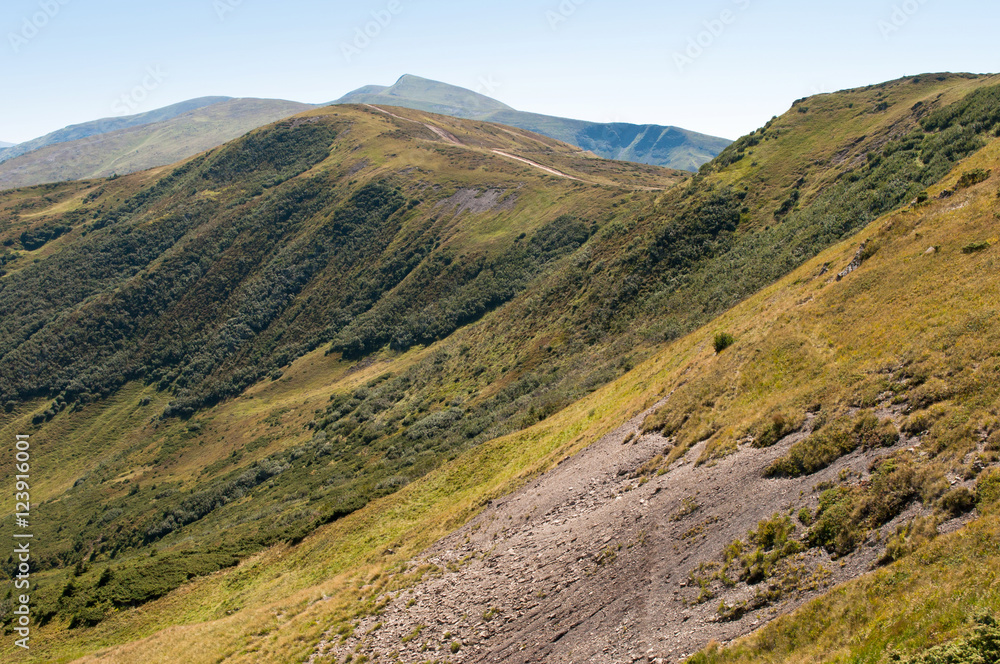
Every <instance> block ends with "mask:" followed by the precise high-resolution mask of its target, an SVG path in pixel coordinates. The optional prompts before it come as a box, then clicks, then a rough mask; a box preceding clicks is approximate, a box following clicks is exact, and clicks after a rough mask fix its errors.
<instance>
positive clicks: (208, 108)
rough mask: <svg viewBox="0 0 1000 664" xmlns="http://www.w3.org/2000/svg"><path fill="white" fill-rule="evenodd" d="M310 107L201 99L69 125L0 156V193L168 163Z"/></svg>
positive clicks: (269, 101) (272, 101) (275, 101)
mask: <svg viewBox="0 0 1000 664" xmlns="http://www.w3.org/2000/svg"><path fill="white" fill-rule="evenodd" d="M312 108H315V107H314V106H313V105H311V104H301V103H299V102H294V101H284V100H278V99H231V98H228V97H203V98H201V99H193V100H191V101H186V102H182V103H180V104H174V105H173V106H168V107H166V108H162V109H159V110H156V111H151V112H149V113H143V114H141V115H133V116H129V117H124V118H111V119H104V120H97V121H95V122H88V123H86V124H80V125H74V126H72V127H67V128H66V129H61V130H59V131H57V132H53V133H51V134H48V135H47V136H43V137H41V138H37V139H35V140H32V141H28V142H27V143H21V144H20V145H17V146H15V147H13V148H8V149H7V150H3V151H0V162H2V163H0V190H2V189H14V188H17V187H27V186H31V185H36V184H43V183H47V182H62V181H66V180H82V179H87V178H96V177H107V176H110V175H113V174H118V175H125V174H127V173H134V172H136V171H142V170H145V169H147V168H154V167H156V166H163V165H166V164H172V163H174V162H177V161H180V160H182V159H186V158H188V157H190V156H193V155H196V154H198V153H200V152H204V151H205V150H210V149H211V148H214V147H217V146H219V145H222V144H223V143H226V142H228V141H231V140H233V139H235V138H239V137H240V136H242V135H243V134H245V133H247V132H249V131H252V130H254V129H256V128H258V127H261V126H263V125H266V124H270V123H272V122H276V121H278V120H282V119H284V118H287V117H290V116H292V115H297V114H299V113H302V112H304V111H308V110H310V109H312Z"/></svg>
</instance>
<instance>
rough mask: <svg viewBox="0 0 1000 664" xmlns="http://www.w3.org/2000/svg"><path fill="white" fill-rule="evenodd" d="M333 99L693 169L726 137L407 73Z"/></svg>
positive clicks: (614, 156) (615, 156)
mask: <svg viewBox="0 0 1000 664" xmlns="http://www.w3.org/2000/svg"><path fill="white" fill-rule="evenodd" d="M333 103H334V104H376V105H377V104H383V105H387V106H402V107H405V108H413V109H417V110H422V111H428V112H431V113H441V114H444V115H452V116H455V117H460V118H469V119H476V120H488V121H490V122H498V123H500V124H505V125H510V126H513V127H519V128H521V129H527V130H529V131H533V132H537V133H539V134H542V135H545V136H549V137H551V138H555V139H556V140H560V141H564V142H566V143H570V144H572V145H577V146H579V147H581V148H582V149H584V150H587V151H590V152H593V153H594V154H597V155H599V156H601V157H604V158H605V159H619V160H624V161H634V162H638V163H642V164H656V165H660V166H668V167H670V168H677V169H681V170H687V171H696V170H698V168H699V167H700V166H701V165H702V164H704V163H705V162H707V161H710V160H711V159H713V158H714V157H715V156H716V155H717V154H719V152H721V151H722V150H723V149H724V148H725V147H726V146H727V145H729V144H730V142H731V141H729V140H726V139H723V138H716V137H714V136H707V135H705V134H699V133H696V132H693V131H688V130H686V129H680V128H678V127H661V126H658V125H634V124H628V123H623V122H613V123H598V122H585V121H583V120H569V119H566V118H558V117H553V116H549V115H539V114H537V113H525V112H521V111H516V110H514V109H513V108H510V107H509V106H507V105H505V104H502V103H500V102H498V101H496V100H495V99H491V98H489V97H486V96H485V95H481V94H478V93H476V92H473V91H471V90H466V89H464V88H460V87H457V86H453V85H448V84H446V83H439V82H438V81H431V80H428V79H425V78H420V77H418V76H411V75H406V76H403V77H402V78H400V79H399V81H397V82H396V83H395V84H394V85H392V86H389V87H384V86H375V85H369V86H366V87H364V88H361V89H359V90H355V91H354V92H351V93H348V94H346V95H344V96H343V97H341V98H340V99H338V100H337V101H335V102H333Z"/></svg>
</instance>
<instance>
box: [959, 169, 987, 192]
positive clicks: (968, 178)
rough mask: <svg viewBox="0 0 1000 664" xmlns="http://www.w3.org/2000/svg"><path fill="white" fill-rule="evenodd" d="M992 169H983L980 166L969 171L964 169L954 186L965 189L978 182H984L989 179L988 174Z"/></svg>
mask: <svg viewBox="0 0 1000 664" xmlns="http://www.w3.org/2000/svg"><path fill="white" fill-rule="evenodd" d="M992 172H993V171H987V170H983V169H982V168H976V169H973V170H971V171H966V172H965V173H962V177H960V178H959V179H958V184H957V185H956V186H955V188H956V189H967V188H968V187H972V186H974V185H977V184H979V183H980V182H986V181H987V180H989V179H990V174H991V173H992Z"/></svg>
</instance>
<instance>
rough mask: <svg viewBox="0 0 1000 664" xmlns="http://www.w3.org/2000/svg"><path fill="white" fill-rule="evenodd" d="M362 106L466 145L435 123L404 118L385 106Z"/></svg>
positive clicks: (454, 142)
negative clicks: (420, 126)
mask: <svg viewBox="0 0 1000 664" xmlns="http://www.w3.org/2000/svg"><path fill="white" fill-rule="evenodd" d="M362 106H367V107H368V108H370V109H372V110H374V111H378V112H379V113H385V114H386V115H388V116H389V117H393V118H396V119H397V120H402V121H404V122H412V123H414V124H419V125H423V126H424V127H427V128H428V129H430V130H431V131H433V132H434V133H435V134H437V135H438V136H440V137H441V138H443V139H444V140H445V141H447V142H448V143H451V144H452V145H461V146H462V147H465V143H463V142H462V141H460V140H458V138H457V137H456V136H455V135H454V134H452V133H450V132H447V131H445V130H444V129H441V127H435V126H434V125H432V124H428V123H426V122H419V121H417V120H410V119H409V118H404V117H403V116H401V115H396V114H395V113H390V112H389V111H387V110H385V109H384V108H379V107H378V106H373V105H371V104H362Z"/></svg>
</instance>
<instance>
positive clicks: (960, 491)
mask: <svg viewBox="0 0 1000 664" xmlns="http://www.w3.org/2000/svg"><path fill="white" fill-rule="evenodd" d="M940 505H941V509H943V510H944V511H945V512H947V513H948V514H950V515H951V516H961V515H963V514H965V513H966V512H970V511H972V508H973V507H975V506H976V497H975V496H974V495H973V493H972V492H971V491H969V490H968V489H966V488H965V487H964V486H962V487H958V488H957V489H952V490H951V491H949V492H948V493H946V494H944V495H943V496H941V501H940Z"/></svg>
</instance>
